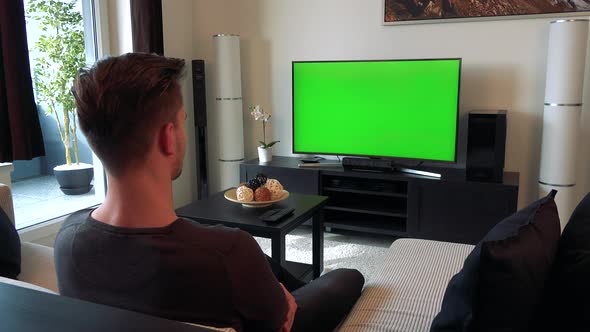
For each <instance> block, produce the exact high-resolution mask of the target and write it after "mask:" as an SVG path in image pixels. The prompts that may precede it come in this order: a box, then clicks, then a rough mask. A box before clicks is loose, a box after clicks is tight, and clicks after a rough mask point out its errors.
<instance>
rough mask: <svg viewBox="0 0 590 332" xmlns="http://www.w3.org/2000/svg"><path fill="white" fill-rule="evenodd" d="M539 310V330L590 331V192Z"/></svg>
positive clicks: (568, 228) (568, 232) (574, 217)
mask: <svg viewBox="0 0 590 332" xmlns="http://www.w3.org/2000/svg"><path fill="white" fill-rule="evenodd" d="M539 308H540V309H539V311H540V313H539V315H538V317H537V318H536V319H535V322H538V323H539V325H538V327H537V328H538V330H542V329H545V330H552V331H586V330H588V328H589V326H590V315H589V313H590V193H588V194H587V195H586V197H584V199H582V201H581V202H580V203H579V204H578V206H577V207H576V209H575V210H574V212H573V213H572V216H571V218H570V220H569V222H568V223H567V225H566V226H565V229H564V230H563V234H562V236H561V240H560V242H559V248H558V250H557V254H556V257H555V263H554V264H553V269H552V271H551V275H550V278H549V281H548V283H547V292H546V296H545V297H544V299H543V301H541V303H540V305H539Z"/></svg>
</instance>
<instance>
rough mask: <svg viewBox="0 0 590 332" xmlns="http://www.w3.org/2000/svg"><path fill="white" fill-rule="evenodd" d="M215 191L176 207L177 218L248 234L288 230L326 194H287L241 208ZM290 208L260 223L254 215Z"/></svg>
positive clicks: (322, 201) (307, 215)
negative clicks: (287, 212) (277, 199)
mask: <svg viewBox="0 0 590 332" xmlns="http://www.w3.org/2000/svg"><path fill="white" fill-rule="evenodd" d="M224 192H225V190H224V191H222V192H219V193H216V194H213V195H211V196H209V198H207V199H204V200H200V201H194V202H192V203H190V204H188V205H185V206H183V207H181V208H179V209H177V210H176V214H177V215H178V216H180V217H187V218H190V219H194V220H196V221H200V222H203V223H207V224H222V225H225V226H228V227H237V228H240V229H242V230H245V231H247V232H250V233H251V234H261V233H269V232H288V231H290V230H292V229H293V228H295V227H297V226H298V225H300V224H301V223H303V222H305V221H306V220H308V219H309V218H311V217H312V216H313V215H314V214H315V213H316V212H317V211H318V209H321V208H323V207H324V205H326V203H327V201H328V197H326V196H317V195H304V194H297V193H289V197H288V198H287V199H285V200H283V201H280V202H278V203H274V204H272V205H271V206H268V207H264V208H251V207H243V206H242V204H238V203H234V202H230V201H228V200H227V199H225V197H223V193H224ZM287 207H291V208H294V209H295V211H293V214H291V215H290V216H289V217H285V218H284V219H281V220H280V221H279V222H276V223H267V222H264V221H262V220H260V219H258V217H259V216H260V215H261V214H263V213H264V212H266V211H268V210H269V209H277V208H287Z"/></svg>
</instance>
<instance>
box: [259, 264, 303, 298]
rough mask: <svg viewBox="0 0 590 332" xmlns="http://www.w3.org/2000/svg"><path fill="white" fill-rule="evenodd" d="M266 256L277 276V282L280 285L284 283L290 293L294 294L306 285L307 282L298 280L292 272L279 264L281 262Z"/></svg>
mask: <svg viewBox="0 0 590 332" xmlns="http://www.w3.org/2000/svg"><path fill="white" fill-rule="evenodd" d="M265 256H266V260H267V261H268V265H270V269H271V270H272V273H273V274H274V275H275V277H276V278H277V280H278V281H279V282H280V283H282V284H283V285H284V286H285V288H287V290H288V291H289V292H293V291H294V290H296V289H298V288H300V287H302V286H305V285H306V283H305V282H303V281H301V280H299V279H297V278H296V277H295V276H294V275H292V274H291V272H289V271H287V270H286V269H285V268H284V267H282V266H281V264H279V262H277V261H275V260H274V259H272V257H269V256H267V255H265Z"/></svg>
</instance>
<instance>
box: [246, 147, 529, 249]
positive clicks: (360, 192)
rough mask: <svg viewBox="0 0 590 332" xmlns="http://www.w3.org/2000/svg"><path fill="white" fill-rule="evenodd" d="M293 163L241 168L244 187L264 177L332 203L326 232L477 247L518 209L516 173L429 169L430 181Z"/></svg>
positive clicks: (285, 159)
mask: <svg viewBox="0 0 590 332" xmlns="http://www.w3.org/2000/svg"><path fill="white" fill-rule="evenodd" d="M299 163H300V162H299V160H298V159H297V158H293V157H273V161H272V162H270V163H265V164H260V163H259V162H258V160H257V159H256V160H251V161H247V162H244V163H242V164H241V165H240V178H241V180H242V181H245V180H246V179H250V178H253V177H254V176H255V175H256V174H257V173H261V172H262V173H265V174H266V175H268V176H269V177H271V178H276V179H278V180H279V181H281V183H282V184H283V185H284V187H285V189H287V190H289V191H291V192H297V193H304V194H320V195H325V196H328V197H329V201H328V204H327V205H326V207H325V208H324V222H325V225H326V226H327V227H331V228H339V229H347V230H353V231H361V232H369V233H378V234H388V235H393V236H398V237H414V238H422V239H432V240H440V241H451V242H460V243H471V244H473V243H476V242H477V241H479V240H480V239H481V238H482V237H483V235H485V234H486V233H487V231H489V229H490V228H492V227H493V226H494V225H495V224H496V223H497V222H499V221H500V220H502V219H503V218H505V217H507V216H509V215H510V214H512V213H513V212H514V211H516V207H517V199H518V173H514V172H506V173H505V174H504V181H503V183H487V182H472V181H466V180H465V170H462V169H450V168H428V169H425V170H427V171H431V172H435V173H439V174H441V178H440V179H437V178H430V177H424V176H419V175H410V174H404V173H397V172H391V173H375V172H362V171H352V170H345V169H343V168H341V167H336V168H334V167H329V168H328V167H326V168H321V167H318V168H299V167H298V164H299Z"/></svg>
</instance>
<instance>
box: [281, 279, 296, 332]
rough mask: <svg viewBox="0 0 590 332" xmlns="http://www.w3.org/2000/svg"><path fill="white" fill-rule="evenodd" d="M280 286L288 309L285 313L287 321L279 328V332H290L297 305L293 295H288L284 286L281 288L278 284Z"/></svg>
mask: <svg viewBox="0 0 590 332" xmlns="http://www.w3.org/2000/svg"><path fill="white" fill-rule="evenodd" d="M279 284H280V283H279ZM280 285H281V287H282V288H283V292H285V297H286V298H287V304H288V306H289V309H288V311H287V320H286V321H285V323H283V326H282V327H281V332H289V331H291V328H292V327H293V321H295V312H296V311H297V303H296V302H295V298H294V297H293V295H291V293H289V291H288V290H287V289H286V288H285V286H283V284H280Z"/></svg>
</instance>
